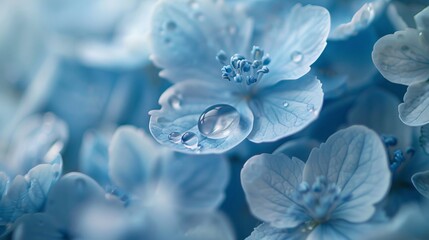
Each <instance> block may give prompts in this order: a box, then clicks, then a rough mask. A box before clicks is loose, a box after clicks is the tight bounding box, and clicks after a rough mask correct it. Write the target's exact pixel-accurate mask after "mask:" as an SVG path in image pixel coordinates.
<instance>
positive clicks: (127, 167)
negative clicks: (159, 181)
mask: <svg viewBox="0 0 429 240" xmlns="http://www.w3.org/2000/svg"><path fill="white" fill-rule="evenodd" d="M162 152H163V149H162V147H161V146H159V145H158V144H156V142H155V141H153V140H152V139H151V138H150V137H149V136H147V135H146V134H145V133H144V132H143V131H141V130H139V129H137V128H134V127H131V126H123V127H119V128H118V129H117V130H116V132H115V133H114V134H113V137H112V140H111V142H110V146H109V175H110V178H111V180H112V182H113V183H115V184H116V185H117V186H119V187H121V188H122V189H123V190H125V191H127V192H128V193H133V194H135V195H139V196H141V195H144V194H145V191H147V190H148V188H151V187H153V186H150V184H151V182H152V179H153V178H154V177H155V170H156V167H157V165H158V162H157V161H158V160H159V159H160V158H161V154H162Z"/></svg>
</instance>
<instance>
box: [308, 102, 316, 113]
mask: <svg viewBox="0 0 429 240" xmlns="http://www.w3.org/2000/svg"><path fill="white" fill-rule="evenodd" d="M314 110H315V109H314V104H311V103H310V104H307V111H309V112H314Z"/></svg>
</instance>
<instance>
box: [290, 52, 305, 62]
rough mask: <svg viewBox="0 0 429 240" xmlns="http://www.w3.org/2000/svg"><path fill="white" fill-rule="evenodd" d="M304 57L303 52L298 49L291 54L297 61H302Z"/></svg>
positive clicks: (293, 59)
mask: <svg viewBox="0 0 429 240" xmlns="http://www.w3.org/2000/svg"><path fill="white" fill-rule="evenodd" d="M303 58H304V56H303V55H302V53H301V52H298V51H295V52H293V53H292V55H291V59H292V61H294V62H295V63H299V62H301V61H302V59H303Z"/></svg>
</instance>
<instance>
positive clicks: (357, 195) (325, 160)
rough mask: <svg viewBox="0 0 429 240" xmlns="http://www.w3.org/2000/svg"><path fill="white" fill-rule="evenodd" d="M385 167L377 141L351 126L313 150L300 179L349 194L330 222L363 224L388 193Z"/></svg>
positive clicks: (378, 138)
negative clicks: (323, 181) (332, 185)
mask: <svg viewBox="0 0 429 240" xmlns="http://www.w3.org/2000/svg"><path fill="white" fill-rule="evenodd" d="M387 163H388V162H387V155H386V151H385V149H384V145H383V143H382V142H381V140H380V137H379V136H378V135H377V134H376V133H375V132H373V131H372V130H369V129H368V128H366V127H363V126H352V127H349V128H347V129H345V130H340V131H338V132H336V133H335V134H333V135H332V136H331V137H329V138H328V140H327V141H326V143H322V144H321V145H320V148H315V149H313V151H312V152H311V153H310V157H309V158H308V161H307V163H306V165H305V169H304V177H303V178H304V180H305V181H307V182H308V183H310V184H311V183H313V182H315V180H316V178H317V177H319V176H324V177H326V179H327V182H328V183H335V184H336V185H337V186H338V187H339V188H340V189H341V194H342V196H347V195H349V194H351V199H350V200H349V201H347V202H345V203H343V204H341V205H340V206H338V207H337V208H336V209H335V210H334V212H333V214H332V216H331V217H332V219H343V220H347V221H350V222H363V221H366V220H368V219H369V218H370V217H371V216H372V215H373V214H374V211H375V208H374V206H373V205H374V204H375V203H377V202H379V201H380V200H381V199H382V198H383V197H384V196H385V195H386V193H387V191H388V189H389V186H390V176H391V173H390V170H389V166H388V164H387Z"/></svg>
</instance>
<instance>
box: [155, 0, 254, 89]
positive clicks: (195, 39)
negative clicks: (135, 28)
mask: <svg viewBox="0 0 429 240" xmlns="http://www.w3.org/2000/svg"><path fill="white" fill-rule="evenodd" d="M237 23H239V25H237ZM251 30H252V24H251V21H249V20H248V19H246V18H245V17H244V15H243V14H241V12H240V11H238V10H235V9H233V8H231V7H230V6H225V5H224V4H223V2H222V1H217V2H214V1H201V0H197V1H185V0H180V1H174V2H171V1H161V2H160V3H159V4H158V5H157V6H155V9H154V12H153V18H152V25H151V33H150V40H151V45H152V46H151V51H152V60H153V61H154V62H155V64H156V65H158V66H159V67H161V68H163V70H162V71H161V73H160V76H162V77H164V78H167V79H169V80H170V81H173V82H178V81H183V80H191V79H194V80H200V81H204V80H206V81H213V80H214V81H216V80H218V81H219V84H222V83H221V82H222V77H221V71H220V69H221V67H222V66H221V65H220V63H219V62H217V60H216V55H217V53H218V52H219V51H220V50H224V51H225V52H226V53H227V54H229V55H232V54H234V53H241V54H243V53H244V50H245V49H246V50H247V49H248V46H247V43H248V42H249V38H250V33H251Z"/></svg>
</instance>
